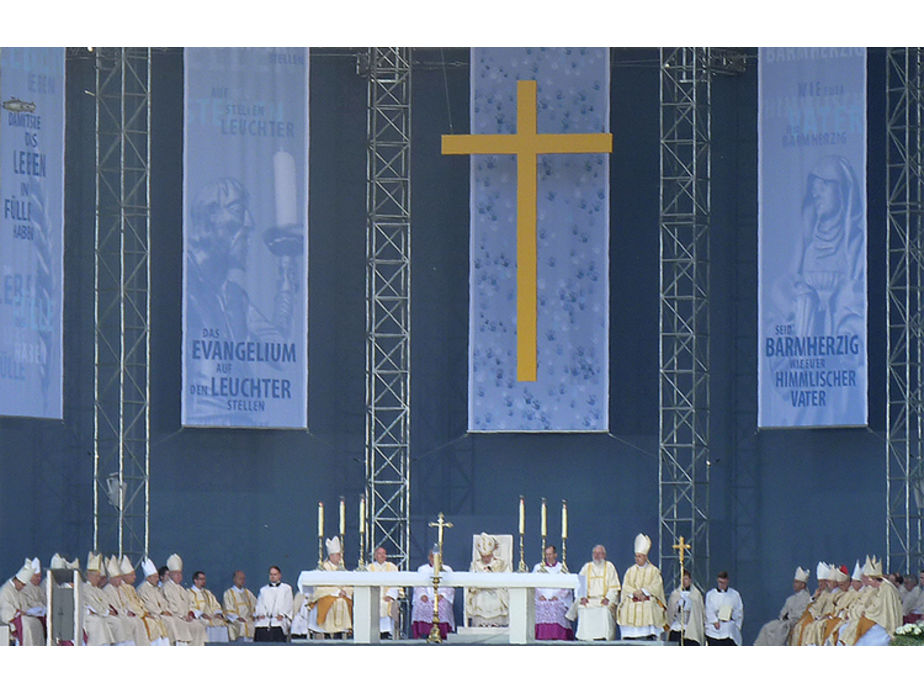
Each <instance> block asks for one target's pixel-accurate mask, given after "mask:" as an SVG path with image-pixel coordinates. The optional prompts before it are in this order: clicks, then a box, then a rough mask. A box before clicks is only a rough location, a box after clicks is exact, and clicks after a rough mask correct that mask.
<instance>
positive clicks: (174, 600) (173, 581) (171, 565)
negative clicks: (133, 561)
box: [163, 554, 205, 645]
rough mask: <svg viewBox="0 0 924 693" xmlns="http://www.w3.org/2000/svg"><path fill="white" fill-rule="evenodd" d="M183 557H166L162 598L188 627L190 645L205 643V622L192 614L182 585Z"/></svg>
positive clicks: (188, 597) (175, 555) (190, 600)
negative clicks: (165, 573)
mask: <svg viewBox="0 0 924 693" xmlns="http://www.w3.org/2000/svg"><path fill="white" fill-rule="evenodd" d="M182 582H183V559H182V558H180V557H179V556H178V555H177V554H172V555H171V556H170V558H168V559H167V576H166V579H165V580H164V585H163V590H164V599H165V600H166V601H167V608H168V609H169V610H170V612H171V613H172V614H173V615H174V616H176V617H177V618H179V619H182V620H183V621H185V622H186V625H187V627H188V628H189V636H190V641H189V644H190V645H205V624H203V623H202V622H200V621H199V620H198V619H196V617H195V616H194V615H193V605H192V599H191V597H190V595H189V591H188V590H187V589H186V588H185V587H183V585H182Z"/></svg>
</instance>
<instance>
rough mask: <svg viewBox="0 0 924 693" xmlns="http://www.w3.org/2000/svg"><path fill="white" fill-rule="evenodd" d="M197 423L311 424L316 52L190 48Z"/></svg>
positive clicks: (188, 253)
mask: <svg viewBox="0 0 924 693" xmlns="http://www.w3.org/2000/svg"><path fill="white" fill-rule="evenodd" d="M185 76H186V81H185V97H186V100H185V119H184V133H183V134H184V151H183V172H184V178H183V210H184V216H183V395H182V423H183V425H184V426H216V427H219V426H221V427H243V428H247V427H257V428H305V427H306V426H307V423H308V419H307V417H308V414H307V407H308V297H307V288H308V239H307V230H308V49H307V48H187V49H186V52H185Z"/></svg>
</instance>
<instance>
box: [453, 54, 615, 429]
mask: <svg viewBox="0 0 924 693" xmlns="http://www.w3.org/2000/svg"><path fill="white" fill-rule="evenodd" d="M609 95H610V74H609V50H608V49H606V48H474V49H472V56H471V128H472V134H471V135H466V136H458V135H455V136H452V137H449V136H447V137H444V140H443V144H444V146H443V153H444V154H471V155H472V156H471V190H470V196H471V200H470V208H471V211H470V226H471V253H470V263H471V267H470V279H469V284H470V287H469V289H470V315H469V388H468V406H469V414H468V428H469V430H470V431H483V432H495V431H517V432H534V431H558V432H570V431H575V432H576V431H605V430H607V429H608V426H609V413H608V401H609V371H608V362H609V260H608V257H609V154H608V153H607V152H609V151H611V149H612V137H611V136H610V135H609V131H610V122H609V120H610V118H609V116H610V108H609ZM549 136H552V137H549ZM505 138H506V139H505ZM489 152H496V153H489ZM527 227H528V228H527Z"/></svg>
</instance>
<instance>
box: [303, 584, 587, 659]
mask: <svg viewBox="0 0 924 693" xmlns="http://www.w3.org/2000/svg"><path fill="white" fill-rule="evenodd" d="M428 584H432V580H430V579H428V578H427V577H426V576H424V575H421V574H420V573H418V572H416V571H415V572H408V571H397V572H392V573H385V572H382V573H370V572H366V571H346V570H345V571H333V572H331V571H325V570H303V571H302V572H301V573H299V576H298V582H297V583H296V586H297V589H298V591H299V592H301V593H302V594H305V595H308V594H310V593H311V591H312V590H313V589H314V588H315V587H317V586H318V585H330V586H340V585H347V586H350V587H352V588H353V640H354V642H359V643H375V642H379V595H380V593H381V590H382V588H383V587H385V588H387V587H425V586H426V585H428ZM578 584H579V579H578V576H577V575H576V574H574V573H568V574H566V575H560V574H552V573H470V572H456V571H453V572H451V573H441V574H440V587H482V588H498V587H505V588H507V589H508V590H509V594H510V626H509V630H508V634H509V641H510V643H511V644H514V645H521V644H525V643H530V642H534V641H535V632H536V628H535V627H536V601H535V591H536V588H537V587H547V588H557V589H577V588H578Z"/></svg>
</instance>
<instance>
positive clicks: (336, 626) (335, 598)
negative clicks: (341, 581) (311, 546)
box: [306, 536, 353, 638]
mask: <svg viewBox="0 0 924 693" xmlns="http://www.w3.org/2000/svg"><path fill="white" fill-rule="evenodd" d="M324 544H325V546H326V548H327V560H326V561H324V562H323V563H322V564H321V570H327V571H332V572H333V571H339V570H344V566H343V547H341V546H340V537H338V536H335V537H333V538H331V539H327V540H326V541H325V542H324ZM306 603H307V605H308V607H309V608H310V610H311V613H310V614H309V617H308V628H309V630H311V631H313V632H315V633H322V634H323V635H324V637H331V636H334V637H338V638H342V637H343V634H344V633H348V632H349V631H352V630H353V588H352V587H345V586H325V585H318V586H317V587H315V588H314V591H313V592H312V593H311V595H310V596H309V597H308V598H307V599H306Z"/></svg>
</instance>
